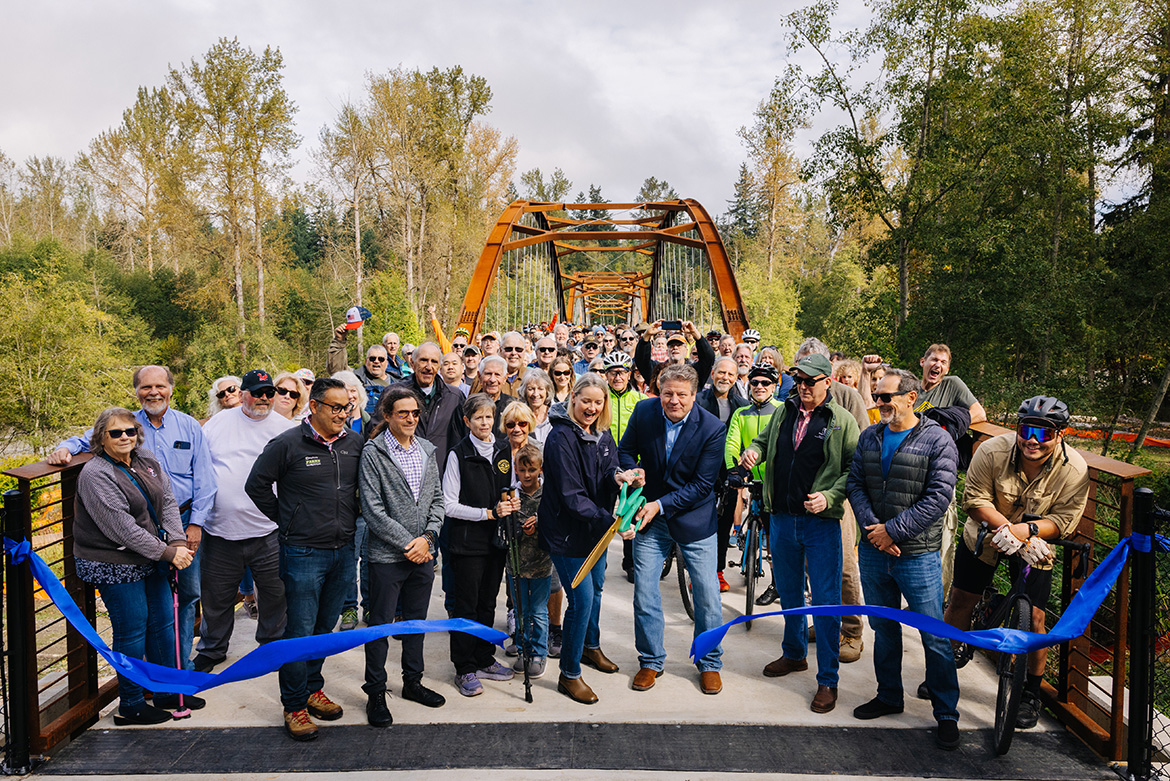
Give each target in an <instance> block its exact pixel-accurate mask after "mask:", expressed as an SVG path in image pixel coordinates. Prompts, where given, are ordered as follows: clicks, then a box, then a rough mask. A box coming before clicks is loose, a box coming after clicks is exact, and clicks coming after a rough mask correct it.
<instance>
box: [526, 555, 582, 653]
mask: <svg viewBox="0 0 1170 781" xmlns="http://www.w3.org/2000/svg"><path fill="white" fill-rule="evenodd" d="M551 585H552V577H551V576H550V577H547V578H516V590H517V591H519V592H520V599H519V602H518V604H517V605H516V617H517V619H519V618H520V617H521V616H523V618H524V626H518V627H517V634H518V635H519V639H520V647H521V648H523V649H524V650H525V651H527V652H528V655H529V656H531V657H532V658H533V659H543V658H544V657H546V656H548V597H549V593H550V592H549V587H550V586H551ZM598 603H599V604H600V600H598ZM562 648H563V646H562Z"/></svg>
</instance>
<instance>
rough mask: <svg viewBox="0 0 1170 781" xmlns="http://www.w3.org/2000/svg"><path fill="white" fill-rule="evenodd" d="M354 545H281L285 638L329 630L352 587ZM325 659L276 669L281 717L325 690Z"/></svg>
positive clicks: (328, 631) (323, 632) (303, 707)
mask: <svg viewBox="0 0 1170 781" xmlns="http://www.w3.org/2000/svg"><path fill="white" fill-rule="evenodd" d="M353 568H354V563H353V543H352V542H351V543H350V544H348V545H345V546H343V547H341V548H338V549H337V550H327V549H325V548H302V547H300V546H295V545H284V544H281V546H280V579H281V580H283V581H284V596H285V600H286V602H287V605H288V623H287V624H286V625H285V629H284V638H283V639H285V640H287V639H289V638H291V637H309V636H310V635H327V634H329V633H330V632H332V631H333V625H334V624H336V623H337V617H338V616H340V615H341V604H342V602H344V601H345V593H346V589H347V588H349V587H350V586H351V585H352V584H353ZM324 662H325V660H324V659H310V660H309V661H306V662H289V663H288V664H285V665H282V666H281V668H280V676H279V677H280V703H281V705H283V706H284V710H285V712H286V713H292V712H294V711H298V710H304V709H305V707H306V706H307V705H308V702H309V695H310V694H311V693H312V692H315V691H317V690H319V689H321V688H323V687H324V686H325V678H324V676H322V675H321V665H322V664H323V663H324Z"/></svg>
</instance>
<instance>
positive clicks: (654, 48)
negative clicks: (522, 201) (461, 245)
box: [0, 0, 866, 214]
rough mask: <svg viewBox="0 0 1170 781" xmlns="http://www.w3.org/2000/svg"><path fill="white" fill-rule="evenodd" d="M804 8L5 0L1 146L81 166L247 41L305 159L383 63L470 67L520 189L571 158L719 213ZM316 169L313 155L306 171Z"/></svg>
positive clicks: (584, 170) (619, 184) (858, 5)
mask: <svg viewBox="0 0 1170 781" xmlns="http://www.w3.org/2000/svg"><path fill="white" fill-rule="evenodd" d="M803 4H804V2H803V0H801V1H800V2H795V1H789V0H780V2H777V1H776V0H772V2H765V1H763V0H725V1H724V2H719V3H713V2H692V1H691V0H673V1H672V2H654V1H651V0H642V2H629V1H628V0H625V1H623V2H598V0H587V1H586V2H580V3H576V4H569V3H556V2H517V1H506V0H495V2H486V1H484V2H479V1H478V0H477V1H473V0H464V1H463V2H454V1H439V0H413V1H412V2H398V1H397V0H393V1H391V0H382V1H374V0H363V1H361V2H358V1H356V0H355V1H351V2H331V3H323V2H319V1H317V2H309V1H308V0H284V1H282V2H276V1H275V0H262V1H260V2H255V1H253V2H248V1H246V0H167V1H165V2H164V1H163V0H150V1H147V0H141V1H140V2H129V1H128V0H86V1H85V2H82V1H81V0H76V1H74V2H65V1H64V0H34V1H33V2H4V3H3V4H2V5H0V27H2V28H3V29H4V30H6V32H7V35H6V36H5V45H4V46H3V47H0V73H3V78H2V79H0V150H3V151H4V152H5V153H6V154H7V155H8V156H9V157H11V158H13V159H14V160H16V161H17V162H20V161H23V160H24V159H26V158H27V157H29V156H31V155H57V156H62V157H65V158H68V159H72V158H73V157H74V156H75V155H76V154H77V153H78V152H80V151H81V150H83V149H84V148H85V146H86V144H87V143H88V142H89V140H90V139H91V138H93V137H94V136H95V135H97V134H98V133H99V132H101V131H102V130H105V129H106V128H109V127H111V126H113V125H116V124H117V123H118V122H120V120H121V114H122V111H123V110H124V109H126V108H127V107H128V106H129V105H130V104H131V103H132V102H133V100H134V96H135V92H136V90H137V88H138V87H139V86H159V85H161V84H162V82H163V80H164V78H165V75H166V73H167V70H168V67H171V66H179V65H181V64H183V63H186V62H189V61H190V60H191V58H193V57H196V58H202V56H203V54H204V53H206V52H207V50H208V49H209V48H210V47H211V46H212V44H214V43H215V41H216V40H217V39H218V38H220V37H229V38H230V37H238V38H239V39H240V41H241V43H243V44H244V45H246V46H250V47H252V48H253V49H255V50H257V51H261V50H263V48H264V46H266V45H271V46H275V47H279V48H280V50H281V52H282V54H283V55H284V62H285V71H284V78H285V87H286V89H287V91H288V93H289V95H290V96H291V97H292V99H293V101H295V103H296V104H297V106H298V108H299V111H298V112H297V115H296V123H297V129H298V132H299V133H300V135H301V136H302V139H303V140H302V142H301V146H300V148H299V149H298V150H297V152H296V156H297V159H298V160H301V161H304V160H306V159H307V157H308V154H309V152H310V151H311V149H312V148H313V147H315V146H316V142H317V136H318V133H319V131H320V129H321V127H322V126H324V125H326V124H329V123H330V122H331V121H332V120H333V118H334V117H335V116H336V113H337V110H338V108H339V107H340V106H341V104H342V102H343V101H345V100H347V99H357V98H360V96H361V93H362V89H363V80H364V76H365V74H366V73H367V72H385V71H387V70H389V69H392V68H394V67H396V66H398V65H402V66H404V67H406V68H419V69H423V70H429V69H430V68H431V67H435V66H437V67H439V68H448V67H451V66H454V65H462V66H463V68H464V70H465V71H467V72H470V73H473V74H477V75H481V76H484V77H485V78H486V79H487V81H488V84H489V85H490V86H491V88H492V91H493V100H492V111H491V114H490V115H489V116H488V118H487V121H488V122H490V123H491V124H493V125H495V126H496V127H498V128H500V129H501V130H502V131H503V132H504V133H505V134H507V135H512V136H515V137H516V139H517V140H518V142H519V146H520V152H519V159H518V165H517V169H518V170H517V176H516V180H517V184H519V172H521V171H525V170H528V169H530V168H533V167H536V166H539V167H540V168H541V169H542V170H543V171H545V172H546V173H547V172H550V171H552V169H554V168H556V167H558V166H559V167H560V168H562V169H563V170H564V172H565V174H566V176H568V178H569V179H570V180H571V181H572V182H573V193H574V194H576V192H577V191H578V190H587V188H588V185H589V184H590V183H593V184H597V185H600V186H601V188H602V192H603V194H604V195H605V196H606V197H607V199H609V200H611V201H620V200H632V199H633V198H634V197H635V195H636V194H637V192H638V188H639V187H640V185H641V183H642V181H643V180H644V179H645V178H646V177H647V176H656V177H658V178H659V179H665V180H667V181H668V182H670V184H671V185H673V186H674V188H675V190H676V191H677V192H678V193H679V194H680V195H682V196H683V197H690V198H696V199H698V200H699V201H700V202H701V203H703V204H704V205H705V206H706V207H707V208H708V210H710V211H711V212H712V213H713V214H719V213H721V212H723V211H724V210H725V209H726V201H727V199H728V198H730V197H731V192H732V187H733V185H734V182H735V178H736V175H737V172H738V169H739V165H740V163H741V162H742V161H743V159H744V151H743V148H742V146H741V144H740V141H739V139H738V137H737V136H736V130H737V129H738V128H739V127H740V126H742V125H744V124H748V123H750V121H751V114H752V111H753V110H754V108H755V107H756V105H757V104H758V103H759V101H760V100H761V99H763V98H764V97H765V96H766V95H767V93H768V91H769V89H770V88H771V85H772V83H773V81H774V79H775V78H776V76H777V75H779V74H780V73H781V72H782V71H783V68H784V65H785V60H784V36H783V28H782V26H781V23H780V17H781V16H782V15H783V14H786V13H788V12H789V11H791V10H795V9H796V8H798V7H800V6H801V5H803ZM841 6H842V11H841V13H840V14H839V17H838V21H839V23H840V24H842V25H847V26H856V25H860V24H863V23H864V20H865V16H866V9H865V6H864V4H863V3H862V2H860V0H842V2H841ZM817 124H818V125H827V124H828V120H827V119H824V118H822V120H821V121H820V122H818V123H817ZM802 146H804V144H802ZM310 175H311V172H310V168H309V166H308V165H306V164H305V163H304V162H302V163H301V164H300V165H298V167H297V168H296V169H294V177H296V178H298V179H299V180H302V181H303V180H305V179H307V178H308V177H309V176H310Z"/></svg>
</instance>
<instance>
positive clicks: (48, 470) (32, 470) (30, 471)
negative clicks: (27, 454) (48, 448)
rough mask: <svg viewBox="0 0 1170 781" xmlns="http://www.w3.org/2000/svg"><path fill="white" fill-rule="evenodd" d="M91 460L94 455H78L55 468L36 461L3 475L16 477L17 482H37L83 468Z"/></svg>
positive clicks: (7, 471) (14, 468)
mask: <svg viewBox="0 0 1170 781" xmlns="http://www.w3.org/2000/svg"><path fill="white" fill-rule="evenodd" d="M91 458H93V454H92V453H78V454H77V455H75V456H74V457H73V458H72V459H71V460H70V461H69V463H68V464H65V465H64V466H53V465H52V464H49V463H47V462H45V461H36V462H34V463H32V464H25V465H24V466H17V467H13V468H12V469H6V470H5V471H4V472H3V474H6V475H8V476H9V477H15V478H16V479H17V480H36V479H37V478H38V477H46V476H47V475H55V474H57V473H58V472H64V471H65V470H66V469H70V468H72V467H78V466H81V465H82V464H84V463H85V462H86V461H88V460H89V459H91Z"/></svg>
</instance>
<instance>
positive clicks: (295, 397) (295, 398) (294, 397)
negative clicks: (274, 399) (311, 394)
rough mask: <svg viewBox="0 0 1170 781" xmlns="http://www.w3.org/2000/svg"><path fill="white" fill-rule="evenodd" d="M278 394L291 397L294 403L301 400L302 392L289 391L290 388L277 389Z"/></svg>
mask: <svg viewBox="0 0 1170 781" xmlns="http://www.w3.org/2000/svg"><path fill="white" fill-rule="evenodd" d="M276 392H277V393H279V394H280V395H281V396H291V397H292V400H293V401H300V400H301V393H300V391H295V390H289V389H288V388H277V389H276Z"/></svg>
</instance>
